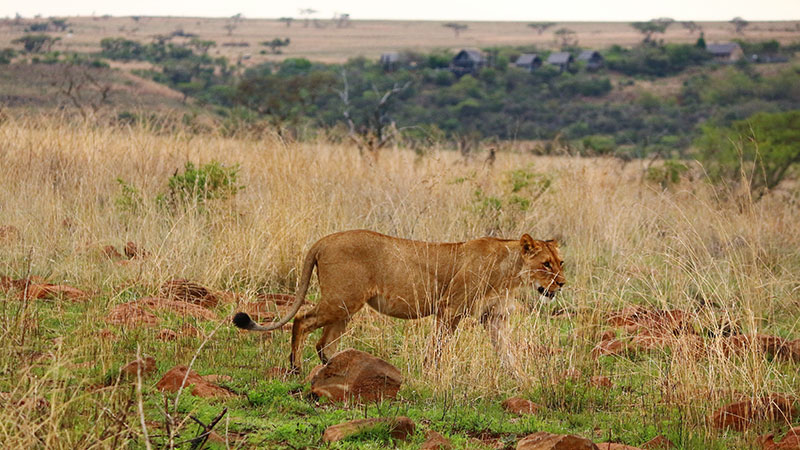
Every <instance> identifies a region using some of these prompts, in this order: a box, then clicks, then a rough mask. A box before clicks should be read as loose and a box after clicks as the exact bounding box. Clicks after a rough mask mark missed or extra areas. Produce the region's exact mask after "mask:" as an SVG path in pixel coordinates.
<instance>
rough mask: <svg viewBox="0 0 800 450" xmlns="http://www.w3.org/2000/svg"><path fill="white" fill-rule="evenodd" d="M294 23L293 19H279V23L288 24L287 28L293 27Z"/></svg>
mask: <svg viewBox="0 0 800 450" xmlns="http://www.w3.org/2000/svg"><path fill="white" fill-rule="evenodd" d="M293 21H294V19H293V18H291V17H281V18H280V19H278V22H283V23H285V24H286V28H289V27H291V26H292V22H293Z"/></svg>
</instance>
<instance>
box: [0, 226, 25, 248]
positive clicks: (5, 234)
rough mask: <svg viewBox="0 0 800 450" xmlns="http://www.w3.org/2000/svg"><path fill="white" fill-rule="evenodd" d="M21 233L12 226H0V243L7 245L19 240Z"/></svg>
mask: <svg viewBox="0 0 800 450" xmlns="http://www.w3.org/2000/svg"><path fill="white" fill-rule="evenodd" d="M21 236H22V233H20V232H19V228H17V227H15V226H14V225H0V243H4V244H8V243H11V242H16V241H18V240H19V239H20V237H21Z"/></svg>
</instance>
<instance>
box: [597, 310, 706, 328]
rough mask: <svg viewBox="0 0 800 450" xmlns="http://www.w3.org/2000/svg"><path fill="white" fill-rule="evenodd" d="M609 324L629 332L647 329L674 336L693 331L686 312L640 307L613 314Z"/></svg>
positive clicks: (689, 317) (610, 316)
mask: <svg viewBox="0 0 800 450" xmlns="http://www.w3.org/2000/svg"><path fill="white" fill-rule="evenodd" d="M608 323H609V324H610V325H612V326H617V327H625V329H626V330H627V331H628V332H634V331H636V330H640V329H646V330H648V331H650V332H651V333H652V334H656V333H663V334H672V333H678V332H685V331H689V330H691V316H690V315H689V314H687V313H686V312H684V311H682V310H679V309H673V310H648V309H644V308H642V307H639V306H629V307H626V308H623V309H622V310H621V311H617V312H614V313H611V314H610V315H609V318H608Z"/></svg>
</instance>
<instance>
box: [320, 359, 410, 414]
mask: <svg viewBox="0 0 800 450" xmlns="http://www.w3.org/2000/svg"><path fill="white" fill-rule="evenodd" d="M402 383H403V377H402V375H401V374H400V371H399V370H397V368H396V367H394V366H392V365H391V364H389V363H388V362H386V361H384V360H382V359H380V358H376V357H374V356H372V355H370V354H369V353H365V352H362V351H359V350H355V349H347V350H343V351H341V352H339V353H337V354H335V355H333V357H332V358H331V359H330V361H328V363H327V364H325V366H323V367H322V369H320V370H319V371H318V372H317V373H316V374H315V375H314V377H313V378H312V379H311V392H313V393H314V394H315V395H318V396H324V397H328V398H329V399H331V400H333V401H336V402H341V401H345V400H346V399H349V398H354V399H356V400H360V401H362V402H373V401H379V400H380V399H383V398H395V397H396V396H397V391H399V390H400V385H401V384H402Z"/></svg>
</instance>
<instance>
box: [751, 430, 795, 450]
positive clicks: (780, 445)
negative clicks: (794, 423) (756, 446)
mask: <svg viewBox="0 0 800 450" xmlns="http://www.w3.org/2000/svg"><path fill="white" fill-rule="evenodd" d="M760 444H761V448H763V449H764V450H797V449H800V427H794V428H792V429H791V430H789V432H787V433H786V435H785V436H784V437H783V439H782V440H780V441H779V442H775V435H774V434H768V435H765V436H762V437H761V439H760Z"/></svg>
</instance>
